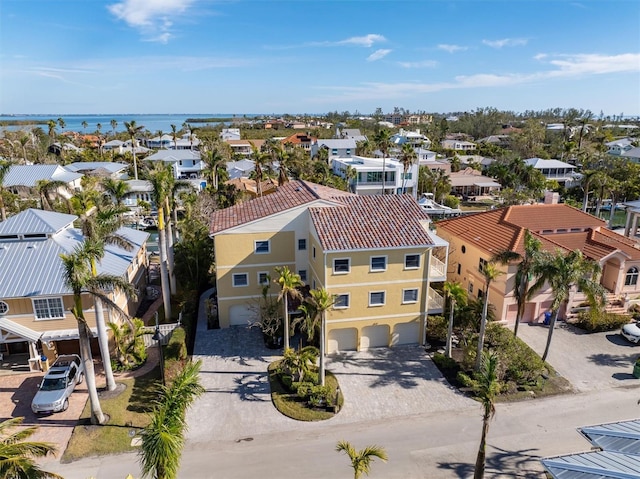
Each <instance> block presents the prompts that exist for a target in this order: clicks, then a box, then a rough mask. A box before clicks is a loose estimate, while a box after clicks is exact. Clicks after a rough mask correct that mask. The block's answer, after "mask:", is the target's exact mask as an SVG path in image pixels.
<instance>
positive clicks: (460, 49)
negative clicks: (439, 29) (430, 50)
mask: <svg viewBox="0 0 640 479" xmlns="http://www.w3.org/2000/svg"><path fill="white" fill-rule="evenodd" d="M467 49H468V47H463V46H461V45H449V44H446V43H441V44H440V45H438V50H444V51H445V52H449V53H455V52H463V51H465V50H467Z"/></svg>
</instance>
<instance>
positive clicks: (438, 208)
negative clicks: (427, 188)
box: [418, 193, 462, 216]
mask: <svg viewBox="0 0 640 479" xmlns="http://www.w3.org/2000/svg"><path fill="white" fill-rule="evenodd" d="M418 205H419V206H420V208H421V209H422V211H425V212H426V213H428V214H429V215H431V216H460V215H461V214H462V210H461V209H458V208H449V207H448V206H445V205H441V204H439V203H436V202H435V200H434V199H433V193H422V196H421V197H420V199H419V200H418Z"/></svg>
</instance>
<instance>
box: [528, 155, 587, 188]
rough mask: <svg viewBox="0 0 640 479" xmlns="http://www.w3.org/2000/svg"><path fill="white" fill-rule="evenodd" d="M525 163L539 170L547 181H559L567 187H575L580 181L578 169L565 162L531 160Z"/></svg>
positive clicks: (540, 159)
mask: <svg viewBox="0 0 640 479" xmlns="http://www.w3.org/2000/svg"><path fill="white" fill-rule="evenodd" d="M524 162H525V164H526V165H529V166H533V167H534V168H535V169H536V170H539V171H540V172H541V173H542V174H543V175H544V177H545V178H546V179H547V180H552V181H557V182H558V183H560V184H562V185H565V186H567V187H569V186H573V184H574V183H576V182H578V181H579V179H580V174H579V173H576V172H575V170H576V167H575V166H573V165H570V164H569V163H565V162H564V161H560V160H543V159H542V158H529V159H527V160H524Z"/></svg>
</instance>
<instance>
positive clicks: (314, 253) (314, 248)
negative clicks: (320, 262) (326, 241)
mask: <svg viewBox="0 0 640 479" xmlns="http://www.w3.org/2000/svg"><path fill="white" fill-rule="evenodd" d="M315 257H316V247H315V246H314V247H313V258H314V259H315Z"/></svg>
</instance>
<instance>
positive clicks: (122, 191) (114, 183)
mask: <svg viewBox="0 0 640 479" xmlns="http://www.w3.org/2000/svg"><path fill="white" fill-rule="evenodd" d="M102 188H103V189H104V191H105V193H107V194H108V195H109V196H110V197H111V199H112V200H113V201H114V202H115V204H116V205H117V206H122V205H123V204H124V199H125V197H126V196H127V194H128V193H129V191H130V190H131V188H130V187H129V185H128V184H127V182H126V181H124V180H118V179H115V178H111V177H107V178H105V179H104V180H102Z"/></svg>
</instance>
